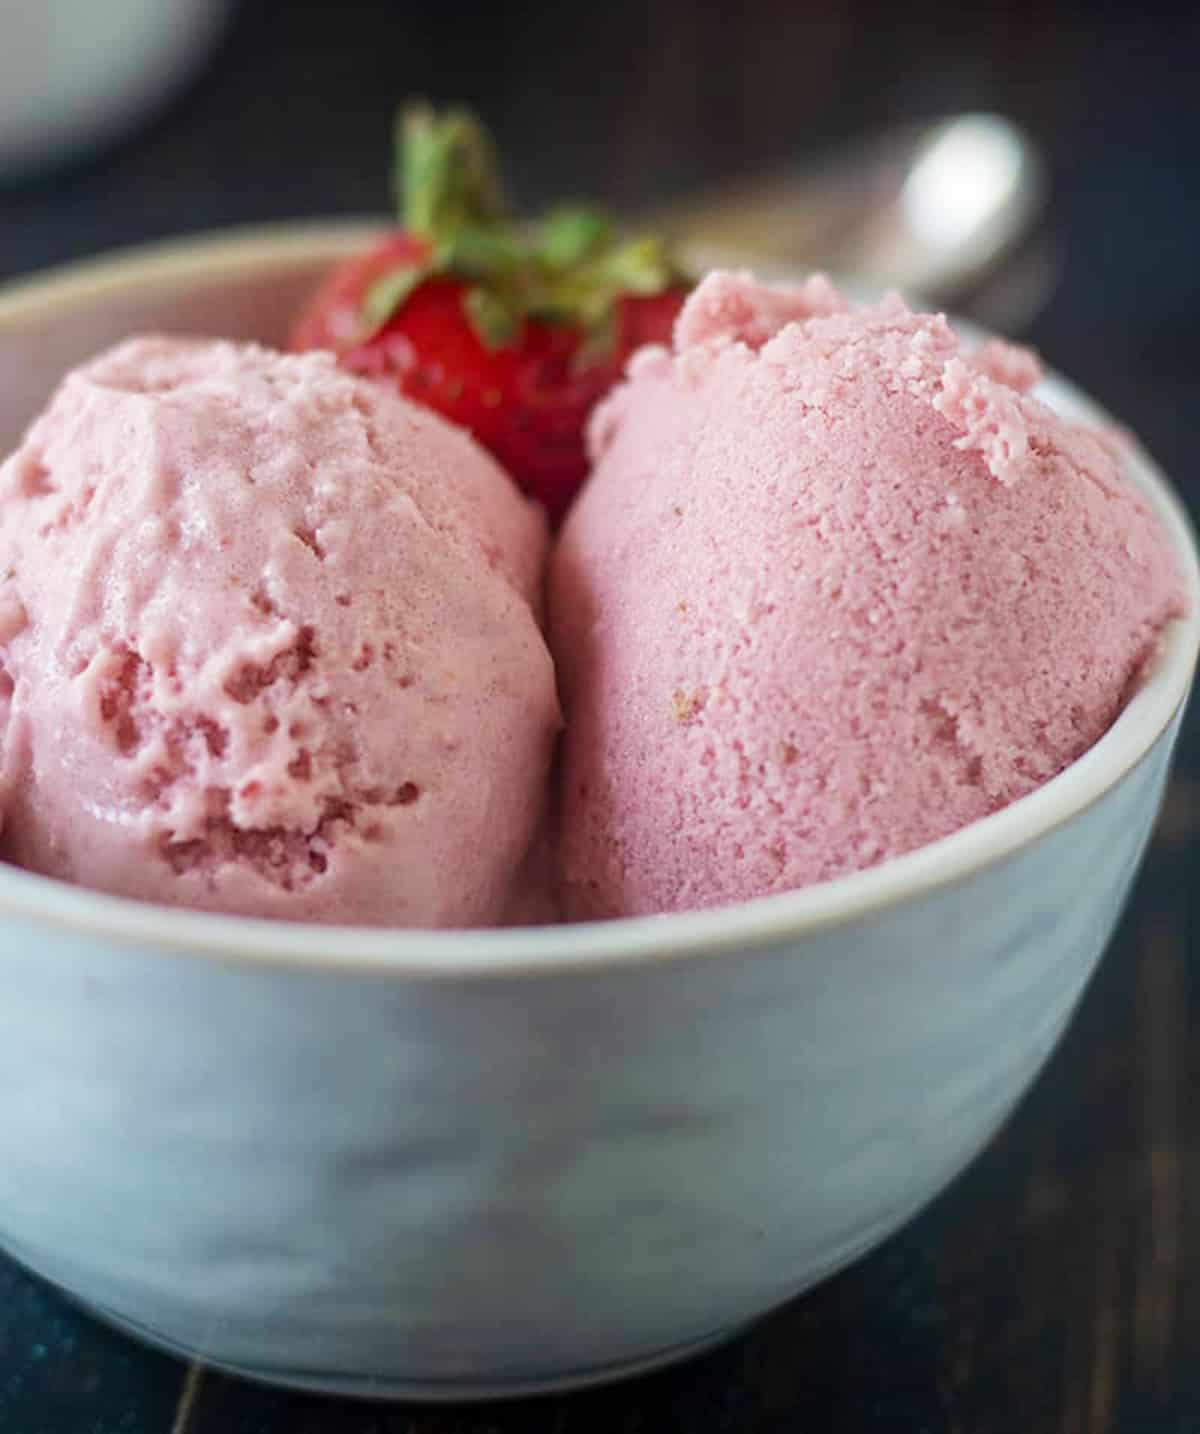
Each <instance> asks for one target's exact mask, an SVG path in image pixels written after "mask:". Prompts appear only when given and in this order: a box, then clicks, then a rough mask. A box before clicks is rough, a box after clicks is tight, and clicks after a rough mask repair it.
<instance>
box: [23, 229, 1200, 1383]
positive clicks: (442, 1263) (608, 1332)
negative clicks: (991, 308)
mask: <svg viewBox="0 0 1200 1434" xmlns="http://www.w3.org/2000/svg"><path fill="white" fill-rule="evenodd" d="M362 233H363V231H362V229H361V228H356V227H352V228H349V229H347V228H339V229H336V230H319V229H318V230H312V229H310V230H292V231H290V232H288V233H286V234H282V235H281V234H278V233H276V234H268V235H263V234H259V235H257V236H250V237H242V238H237V237H235V238H232V239H230V238H225V239H218V240H215V241H211V240H204V241H200V242H197V243H191V244H187V245H184V246H177V247H172V248H168V249H165V250H154V251H147V252H141V253H135V254H132V255H130V256H128V257H125V258H119V259H117V260H114V261H111V262H107V261H106V262H103V263H101V264H98V265H91V266H87V267H85V268H82V269H77V270H74V271H70V272H67V273H64V274H60V275H57V276H51V277H50V278H48V279H36V280H32V281H30V282H28V283H25V284H21V285H18V286H16V287H12V288H10V289H9V290H7V291H6V292H5V293H3V295H0V447H4V446H7V445H9V444H11V443H12V442H13V441H14V440H15V438H16V436H17V433H18V430H19V429H20V427H21V426H22V424H23V423H24V422H25V420H26V419H27V418H28V417H29V416H30V414H31V413H32V412H33V411H34V410H35V408H37V407H38V406H39V405H40V404H41V402H42V400H43V398H44V396H45V394H46V392H47V390H48V389H49V388H50V387H51V385H52V384H53V383H54V381H55V379H56V378H57V376H58V375H59V373H60V372H61V371H62V369H64V368H65V367H66V366H67V365H68V364H71V363H73V362H75V361H76V360H78V359H81V358H82V357H84V355H86V354H88V353H89V352H91V351H92V350H94V349H96V348H97V347H99V346H100V345H102V344H105V343H107V342H109V341H111V340H115V339H117V338H119V337H121V336H123V335H124V334H126V333H127V332H128V331H130V330H132V329H136V328H146V327H152V328H167V329H181V328H182V329H188V330H199V331H206V332H221V333H226V334H234V335H255V336H259V337H262V338H264V339H267V340H271V339H278V338H279V336H280V335H281V333H282V331H283V324H284V322H285V319H286V317H287V315H288V314H289V313H290V312H291V311H292V309H293V307H294V305H295V303H296V301H297V299H298V298H299V297H300V295H301V294H302V293H304V292H305V291H306V290H307V288H308V286H309V285H310V283H311V282H312V280H313V278H314V276H315V275H316V274H317V273H318V272H319V271H320V270H322V269H323V268H324V267H325V265H326V264H327V263H328V262H329V261H330V260H331V259H332V258H334V257H335V256H337V255H338V254H341V253H344V252H346V251H347V250H348V249H352V248H354V247H355V246H356V245H357V244H358V243H359V242H361V238H362ZM1047 393H1048V396H1049V397H1050V398H1051V399H1052V400H1053V401H1054V402H1056V403H1057V404H1059V405H1061V406H1063V407H1065V408H1071V409H1077V410H1085V411H1089V410H1088V406H1087V405H1086V404H1085V403H1084V401H1083V400H1082V399H1081V398H1079V396H1078V395H1076V394H1075V393H1074V392H1073V391H1072V390H1070V389H1069V388H1068V387H1067V386H1066V385H1064V384H1062V383H1060V382H1058V381H1051V382H1050V384H1049V385H1048V387H1047ZM1131 466H1132V469H1133V477H1134V479H1135V481H1137V482H1138V483H1139V484H1141V485H1142V486H1143V487H1144V488H1145V489H1146V491H1147V492H1148V493H1149V495H1150V497H1151V499H1152V500H1153V502H1154V504H1155V506H1156V507H1157V509H1158V510H1159V512H1160V513H1161V515H1162V518H1163V521H1164V523H1165V524H1166V526H1167V528H1168V530H1169V532H1170V534H1171V538H1172V540H1173V542H1174V545H1175V548H1176V550H1177V552H1178V555H1179V560H1180V562H1181V564H1182V565H1183V566H1184V568H1185V570H1186V572H1187V575H1188V582H1189V585H1190V588H1191V593H1192V605H1193V606H1192V613H1193V615H1192V616H1191V617H1190V618H1189V619H1188V620H1187V621H1185V622H1179V623H1176V624H1175V625H1174V626H1173V628H1172V630H1171V631H1170V633H1169V635H1168V638H1167V641H1166V649H1165V654H1164V657H1163V660H1162V662H1161V664H1160V665H1159V666H1158V668H1157V670H1156V671H1155V673H1154V674H1153V676H1152V677H1151V678H1150V679H1149V681H1148V682H1147V683H1146V685H1145V686H1144V687H1143V689H1142V690H1141V691H1139V692H1138V694H1137V695H1136V696H1135V697H1134V698H1133V700H1132V702H1130V704H1129V706H1128V708H1127V709H1126V711H1125V712H1124V713H1123V715H1122V716H1121V717H1120V719H1119V720H1118V722H1117V723H1116V724H1115V726H1114V727H1113V728H1112V730H1111V731H1110V732H1109V733H1108V734H1107V735H1106V736H1105V737H1104V738H1103V740H1102V741H1101V742H1099V743H1098V744H1097V745H1096V747H1095V748H1093V749H1092V750H1091V751H1090V752H1088V753H1087V755H1086V756H1084V757H1083V758H1082V759H1081V760H1080V761H1078V762H1077V763H1075V764H1074V765H1073V766H1072V767H1070V768H1069V769H1068V770H1067V771H1066V772H1064V773H1063V774H1062V775H1061V776H1059V777H1058V778H1056V779H1055V780H1054V781H1052V782H1050V783H1049V784H1048V785H1046V786H1045V787H1043V788H1042V789H1041V790H1039V791H1038V792H1036V793H1034V794H1033V795H1032V796H1029V797H1026V798H1025V799H1024V800H1022V801H1020V802H1018V803H1016V804H1015V805H1014V806H1012V807H1010V808H1008V809H1007V810H1006V811H1003V812H1000V813H999V814H997V815H996V816H993V817H990V818H988V819H987V820H986V821H982V822H979V823H977V824H976V825H974V826H972V827H970V828H968V829H966V830H965V831H962V832H959V833H957V834H956V835H954V836H951V837H948V838H946V839H945V840H943V841H939V842H937V843H935V844H933V845H932V846H929V847H926V848H924V849H923V850H921V851H917V852H915V853H913V854H911V855H910V856H906V857H904V858H902V859H900V860H897V861H893V862H890V863H888V864H886V865H884V866H881V867H879V868H877V869H875V870H873V871H868V872H865V873H862V874H859V875H856V876H852V877H848V878H845V879H843V880H840V881H836V882H831V883H829V884H827V885H824V886H820V887H816V888H812V889H810V890H807V891H802V892H798V893H795V894H792V895H787V896H780V897H773V898H769V899H767V900H763V901H758V902H751V903H749V904H747V905H744V906H741V907H738V908H732V909H727V910H721V911H714V912H708V913H701V914H696V915H690V916H679V917H669V918H660V919H651V920H636V921H626V922H614V923H610V924H605V925H596V926H589V927H575V928H558V929H554V928H546V929H541V930H532V931H495V932H479V933H471V934H455V933H433V934H430V933H405V932H395V933H388V932H381V931H366V930H355V929H327V928H315V927H301V926H286V925H272V924H268V923H261V922H253V921H247V920H235V919H225V918H219V917H210V916H203V915H196V914H191V913H185V912H179V911H169V910H163V909H159V908H155V907H150V906H142V905H137V904H134V903H129V902H124V901H120V900H115V899H112V898H108V897H104V896H99V895H96V894H94V893H91V892H87V891H83V890H77V889H71V888H68V887H64V886H61V885H58V884H55V883H53V882H50V881H47V880H44V879H42V878H39V877H36V876H31V875H28V874H26V873H23V872H18V871H14V870H11V869H0V981H2V985H3V991H4V999H3V1001H2V1002H0V1149H3V1151H4V1158H3V1160H2V1161H0V1240H2V1241H3V1243H4V1245H6V1246H7V1248H8V1249H9V1250H11V1251H12V1252H13V1253H14V1254H15V1255H16V1256H17V1257H18V1258H19V1259H21V1260H22V1261H24V1262H25V1263H26V1264H27V1265H29V1266H30V1267H31V1268H32V1269H34V1270H37V1271H39V1272H41V1273H42V1274H43V1275H45V1276H47V1277H48V1278H49V1279H51V1280H53V1281H55V1282H57V1283H58V1284H59V1285H61V1286H62V1287H63V1288H65V1289H66V1290H68V1291H70V1292H71V1293H72V1294H74V1295H75V1296H76V1297H78V1298H79V1299H81V1300H83V1301H85V1302H86V1303H87V1304H89V1305H90V1306H92V1307H93V1308H94V1309H96V1310H97V1311H99V1312H100V1313H102V1314H103V1315H104V1316H105V1317H107V1318H108V1319H110V1320H112V1321H114V1322H116V1323H118V1324H121V1325H124V1326H126V1327H127V1328H129V1329H132V1330H135V1331H136V1332H138V1333H140V1334H141V1335H143V1336H144V1337H145V1338H147V1339H150V1340H152V1341H155V1342H158V1343H161V1344H164V1345H166V1346H168V1347H170V1348H172V1349H176V1350H179V1351H182V1352H185V1353H187V1354H192V1355H198V1356H200V1357H201V1358H204V1359H206V1360H208V1361H210V1362H212V1363H215V1364H219V1365H223V1366H226V1367H229V1368H232V1369H235V1370H239V1371H241V1372H244V1373H247V1374H251V1375H254V1376H257V1377H260V1378H264V1379H268V1380H273V1381H278V1382H280V1383H290V1384H297V1385H304V1386H310V1387H314V1388H320V1389H326V1390H336V1391H342V1392H352V1393H360V1394H373V1395H401V1394H404V1395H419V1396H430V1397H447V1398H451V1397H452V1398H461V1397H468V1396H472V1395H484V1394H495V1393H515V1392H517V1391H521V1390H529V1389H541V1388H546V1387H551V1386H562V1385H568V1384H572V1383H583V1382H586V1381H589V1380H594V1379H599V1378H604V1377H608V1376H610V1375H614V1374H619V1373H623V1372H628V1371H631V1370H634V1369H637V1368H642V1367H646V1366H648V1365H651V1364H654V1363H656V1362H659V1361H663V1360H666V1359H670V1358H674V1357H676V1356H678V1355H680V1354H682V1353H684V1352H686V1351H688V1350H691V1349H694V1348H697V1347H700V1346H702V1345H704V1344H705V1343H707V1342H708V1341H710V1340H713V1339H718V1338H721V1337H722V1336H723V1335H725V1334H727V1333H728V1332H730V1331H732V1330H734V1329H736V1328H737V1327H738V1326H739V1325H742V1324H743V1323H745V1322H746V1321H748V1320H751V1319H753V1318H755V1317H756V1316H758V1315H760V1314H762V1313H763V1312H764V1311H766V1310H768V1309H770V1308H771V1307H772V1306H774V1305H776V1304H778V1303H780V1302H781V1301H783V1300H786V1299H787V1298H789V1296H791V1295H794V1294H795V1293H797V1291H799V1290H802V1289H803V1288H804V1287H805V1286H807V1285H810V1284H812V1283H813V1282H814V1281H816V1280H818V1279H820V1278H822V1277H823V1276H824V1275H827V1274H828V1273H830V1272H831V1271H832V1270H835V1269H837V1268H838V1267H839V1266H841V1265H844V1264H845V1263H846V1262H847V1261H849V1260H851V1259H853V1258H854V1257H855V1256H856V1255H858V1254H859V1253H861V1252H862V1251H864V1250H866V1249H868V1248H869V1247H870V1246H872V1245H874V1244H876V1243H877V1242H878V1241H880V1240H882V1239H883V1238H884V1236H886V1235H887V1234H888V1233H889V1232H891V1231H892V1230H894V1229H895V1228H896V1227H897V1226H898V1225H899V1224H901V1223H902V1222H903V1221H904V1220H906V1219H907V1218H908V1217H909V1216H910V1215H911V1214H912V1213H913V1212H914V1211H915V1210H917V1209H918V1208H919V1207H920V1206H921V1205H923V1204H924V1203H925V1202H926V1201H927V1200H929V1199H930V1197H931V1196H933V1195H934V1194H936V1193H937V1191H939V1190H940V1189H941V1188H942V1187H943V1186H944V1185H945V1184H946V1183H947V1181H949V1180H950V1178H951V1177H952V1176H953V1175H954V1174H955V1173H956V1172H957V1171H958V1170H959V1169H961V1167H962V1166H963V1165H964V1164H965V1162H966V1161H968V1160H969V1159H970V1158H971V1157H972V1155H973V1154H974V1153H975V1152H976V1151H977V1150H978V1149H979V1148H980V1146H981V1145H982V1144H983V1143H984V1141H986V1140H987V1139H988V1137H989V1136H990V1135H991V1134H992V1132H993V1131H994V1130H995V1129H996V1127H997V1126H998V1125H999V1123H1000V1122H1001V1121H1002V1120H1003V1119H1004V1117H1005V1116H1006V1115H1007V1113H1008V1112H1009V1111H1010V1110H1011V1108H1012V1106H1013V1104H1014V1103H1015V1101H1016V1100H1017V1099H1018V1097H1019V1096H1020V1095H1021V1094H1022V1092H1023V1091H1024V1090H1025V1089H1026V1087H1027V1086H1028V1085H1029V1083H1030V1081H1031V1080H1032V1079H1033V1077H1034V1075H1035V1074H1036V1072H1037V1071H1038V1069H1039V1067H1040V1066H1041V1064H1042V1062H1043V1061H1044V1060H1045V1059H1046V1056H1047V1055H1048V1054H1049V1052H1050V1050H1051V1049H1052V1048H1053V1046H1054V1044H1055V1042H1056V1041H1057V1039H1058V1037H1059V1035H1060V1034H1061V1032H1062V1030H1063V1027H1064V1026H1065V1024H1066V1022H1067V1021H1068V1019H1069V1018H1070V1015H1071V1012H1072V1010H1073V1009H1074V1007H1075V1004H1076V1001H1077V1000H1078V998H1079V995H1080V992H1081V991H1082V989H1083V987H1084V985H1085V983H1086V981H1087V979H1088V977H1089V975H1090V974H1091V972H1092V970H1093V968H1094V966H1095V964H1096V962H1097V960H1098V958H1099V956H1100V953H1101V950H1102V949H1103V947H1104V944H1105V942H1106V941H1107V939H1108V937H1109V934H1110V933H1111V931H1112V928H1113V924H1114V922H1115V920H1116V918H1117V914H1118V912H1119V910H1120V908H1121V905H1122V902H1123V900H1124V898H1125V895H1126V892H1127V891H1128V888H1129V885H1130V882H1131V880H1132V878H1133V875H1134V872H1135V870H1136V868H1137V865H1138V861H1139V858H1140V857H1141V854H1142V850H1143V847H1144V845H1145V842H1146V838H1147V834H1148V833H1149V831H1150V828H1151V825H1152V823H1153V821H1154V817H1155V813H1156V811H1157V809H1158V805H1159V799H1160V796H1161V794H1162V789H1163V783H1164V780H1165V778H1166V775H1167V768H1168V762H1169V759H1170V755H1171V750H1172V746H1173V744H1174V741H1175V737H1176V733H1177V731H1178V727H1179V720H1180V714H1181V711H1182V707H1183V704H1184V701H1185V698H1186V695H1187V692H1188V687H1189V683H1190V680H1191V676H1192V672H1193V668H1194V664H1195V659H1196V650H1197V638H1198V634H1200V623H1198V621H1197V617H1196V615H1195V614H1196V613H1197V612H1200V578H1198V573H1197V565H1196V555H1195V550H1194V547H1193V544H1192V539H1191V537H1190V534H1189V530H1188V527H1187V524H1186V521H1185V519H1184V517H1183V516H1182V513H1181V510H1180V508H1179V506H1178V504H1177V503H1176V501H1175V499H1174V498H1173V497H1172V496H1171V493H1170V491H1169V489H1168V488H1167V486H1166V484H1165V482H1164V480H1163V479H1162V477H1161V476H1160V475H1159V474H1158V473H1157V472H1156V471H1155V469H1154V468H1153V467H1152V465H1151V464H1150V463H1149V462H1148V461H1147V460H1145V459H1144V458H1140V457H1139V458H1137V459H1136V460H1133V461H1132V463H1131Z"/></svg>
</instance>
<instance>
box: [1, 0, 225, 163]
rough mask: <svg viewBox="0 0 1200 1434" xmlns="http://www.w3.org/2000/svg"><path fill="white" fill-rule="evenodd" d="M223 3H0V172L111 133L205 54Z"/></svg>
mask: <svg viewBox="0 0 1200 1434" xmlns="http://www.w3.org/2000/svg"><path fill="white" fill-rule="evenodd" d="M230 8H231V0H0V178H8V177H11V176H12V175H14V174H17V173H26V172H29V171H32V170H33V169H35V168H37V167H38V166H40V165H45V164H52V163H54V162H57V161H60V160H63V159H67V158H69V157H70V156H71V155H73V154H76V153H79V152H82V151H85V150H88V149H91V148H93V147H94V146H95V145H98V144H102V143H104V142H105V141H107V140H110V139H113V138H115V137H116V136H117V135H118V134H120V133H121V132H122V131H123V130H125V129H127V128H128V127H129V126H131V125H132V124H134V123H136V121H137V120H139V119H140V118H142V117H143V116H145V115H146V114H147V113H149V112H150V111H151V110H153V109H154V108H155V106H157V105H158V104H160V103H162V102H163V101H164V100H165V99H166V98H167V97H168V96H169V95H170V94H172V93H173V92H174V91H175V90H176V89H177V88H178V87H179V86H180V85H182V84H183V83H185V82H186V81H187V80H188V79H189V78H190V77H191V75H192V74H193V73H194V72H195V71H196V69H197V68H198V67H199V65H200V64H201V63H202V62H203V61H204V60H205V59H206V58H207V57H208V55H209V53H210V52H211V50H212V48H213V46H214V44H215V43H216V41H217V39H218V37H219V36H220V34H221V31H222V29H223V26H224V22H225V19H226V17H227V15H228V13H229V11H230Z"/></svg>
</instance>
